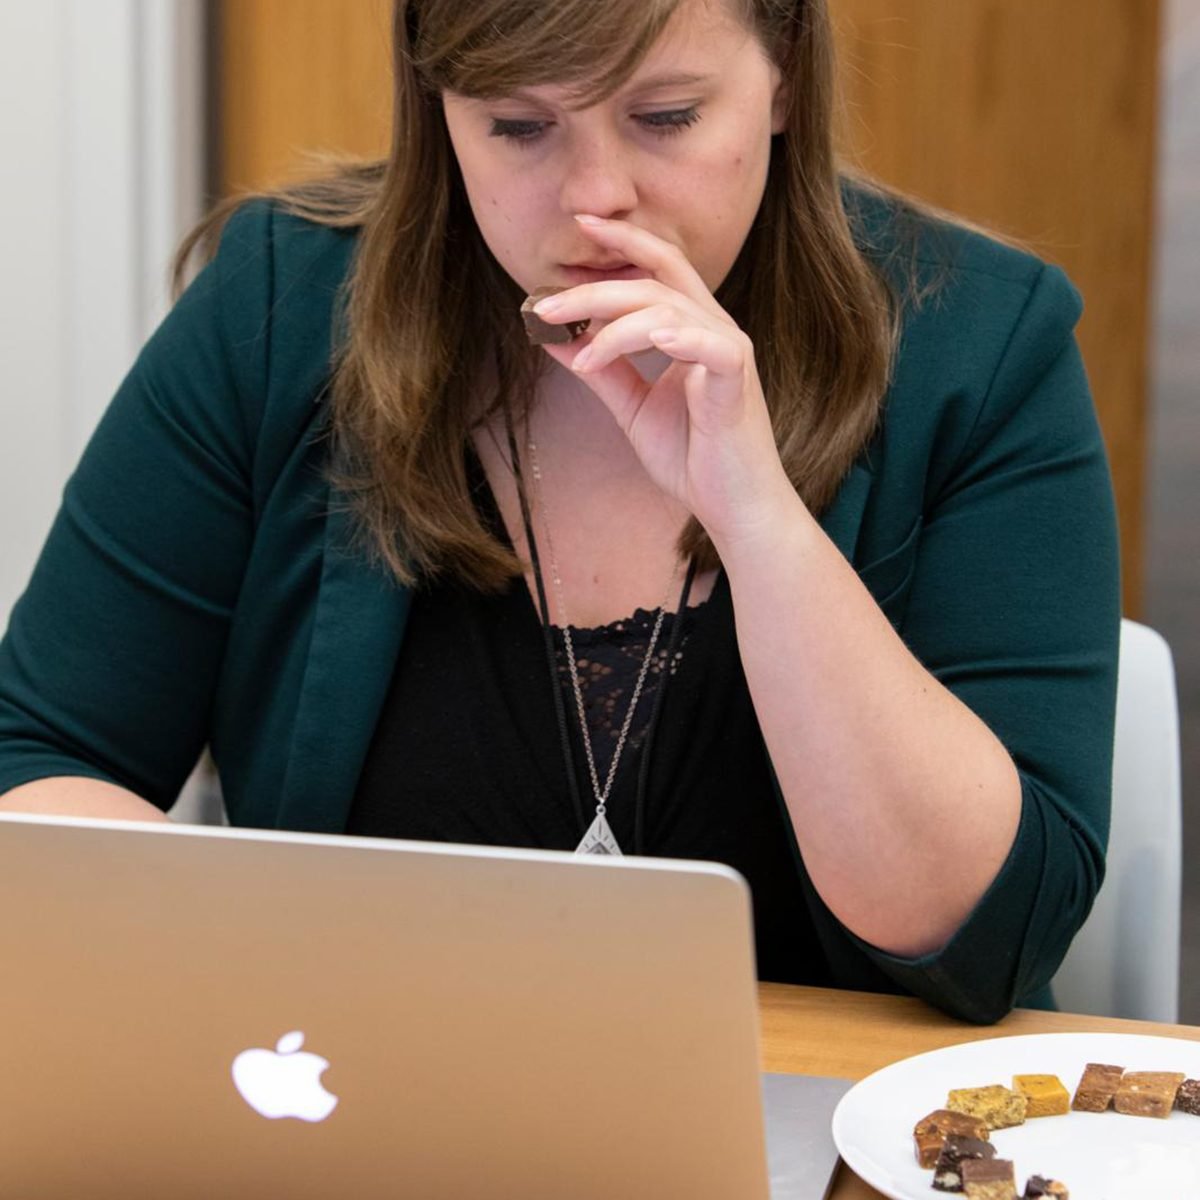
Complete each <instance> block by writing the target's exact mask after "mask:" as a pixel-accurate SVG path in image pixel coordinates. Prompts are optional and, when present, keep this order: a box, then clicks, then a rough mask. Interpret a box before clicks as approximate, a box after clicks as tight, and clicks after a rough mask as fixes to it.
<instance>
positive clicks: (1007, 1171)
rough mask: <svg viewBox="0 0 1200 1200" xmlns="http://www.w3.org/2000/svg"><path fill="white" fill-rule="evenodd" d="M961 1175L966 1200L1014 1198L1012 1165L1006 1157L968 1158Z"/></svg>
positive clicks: (1015, 1193)
mask: <svg viewBox="0 0 1200 1200" xmlns="http://www.w3.org/2000/svg"><path fill="white" fill-rule="evenodd" d="M962 1177H963V1192H964V1194H965V1195H966V1197H967V1200H1016V1197H1017V1185H1016V1183H1015V1182H1014V1176H1013V1165H1012V1162H1011V1161H1010V1160H1009V1159H1007V1158H990V1159H989V1158H969V1159H967V1160H966V1161H965V1162H964V1163H963V1165H962Z"/></svg>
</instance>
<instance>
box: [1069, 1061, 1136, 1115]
mask: <svg viewBox="0 0 1200 1200" xmlns="http://www.w3.org/2000/svg"><path fill="white" fill-rule="evenodd" d="M1124 1074H1125V1068H1124V1067H1114V1066H1112V1065H1111V1064H1110V1063H1088V1064H1087V1065H1086V1066H1085V1067H1084V1068H1083V1076H1082V1078H1081V1079H1080V1080H1079V1086H1078V1087H1077V1088H1076V1089H1075V1098H1074V1099H1073V1100H1072V1101H1071V1107H1072V1108H1073V1109H1074V1110H1075V1111H1076V1112H1097V1113H1098V1112H1104V1111H1105V1110H1106V1109H1107V1108H1108V1107H1109V1105H1111V1104H1112V1102H1113V1097H1114V1096H1115V1095H1116V1094H1117V1088H1119V1087H1120V1086H1121V1076H1122V1075H1124Z"/></svg>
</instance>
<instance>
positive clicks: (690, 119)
mask: <svg viewBox="0 0 1200 1200" xmlns="http://www.w3.org/2000/svg"><path fill="white" fill-rule="evenodd" d="M633 119H634V120H635V121H637V122H638V124H639V125H641V126H642V128H643V129H645V130H647V131H648V132H649V133H651V134H653V135H654V136H655V137H672V136H674V135H675V134H678V133H682V132H683V131H684V130H685V129H686V128H687V127H688V126H689V125H695V123H696V122H697V121H699V120H700V110H699V108H698V107H697V106H696V105H693V106H692V107H691V108H680V109H675V110H673V111H671V112H654V113H640V114H637V115H635V116H634V118H633ZM550 124H551V122H550V121H506V120H501V119H500V118H498V117H497V118H493V119H492V128H491V130H490V131H489V134H488V136H489V137H499V138H504V139H505V140H506V141H510V142H513V143H515V144H516V145H518V146H529V145H532V144H533V143H534V142H538V141H541V139H542V138H543V137H544V136H545V132H546V127H547V126H548V125H550Z"/></svg>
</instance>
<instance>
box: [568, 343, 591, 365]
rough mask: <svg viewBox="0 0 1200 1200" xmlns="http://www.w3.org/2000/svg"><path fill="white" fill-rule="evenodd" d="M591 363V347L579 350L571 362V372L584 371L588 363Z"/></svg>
mask: <svg viewBox="0 0 1200 1200" xmlns="http://www.w3.org/2000/svg"><path fill="white" fill-rule="evenodd" d="M591 361H592V348H591V346H587V347H586V348H584V349H583V350H580V352H579V353H578V354H577V355H575V357H574V358H573V359H572V360H571V370H572V371H586V370H587V367H588V363H590V362H591Z"/></svg>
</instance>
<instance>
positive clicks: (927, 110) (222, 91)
mask: <svg viewBox="0 0 1200 1200" xmlns="http://www.w3.org/2000/svg"><path fill="white" fill-rule="evenodd" d="M831 6H832V9H833V13H834V18H835V21H836V24H837V30H838V43H839V50H840V55H841V60H842V82H843V91H844V95H845V108H844V119H843V122H842V130H841V136H842V142H843V146H844V149H845V152H846V154H847V155H848V156H849V157H851V158H853V159H854V160H855V161H857V162H858V163H859V164H860V165H862V166H864V167H865V168H867V169H868V170H870V171H872V172H873V173H874V174H876V175H877V176H878V177H879V178H881V179H883V180H884V181H886V182H888V183H890V184H893V185H894V186H896V187H899V188H901V189H903V190H905V191H908V192H911V193H913V194H914V195H917V196H920V197H922V198H924V199H927V200H929V201H931V202H932V203H934V204H937V205H940V206H942V207H945V208H948V209H951V210H954V211H956V212H961V213H963V214H964V215H966V216H968V217H970V218H971V219H972V220H974V221H978V222H980V223H983V224H985V225H990V226H993V227H995V228H998V229H1000V230H1003V231H1005V232H1006V233H1008V234H1010V235H1012V236H1015V237H1017V238H1020V239H1022V240H1024V241H1026V242H1027V243H1028V244H1029V245H1030V246H1031V247H1032V248H1033V249H1034V250H1036V251H1037V252H1038V253H1039V254H1041V255H1042V256H1043V257H1045V258H1047V259H1050V260H1051V261H1053V262H1057V263H1059V264H1060V265H1062V266H1063V267H1064V268H1065V269H1066V270H1067V272H1068V274H1069V275H1070V276H1071V278H1072V279H1073V280H1074V281H1075V283H1076V285H1077V286H1078V287H1079V288H1080V290H1081V291H1082V292H1083V295H1084V299H1085V303H1086V306H1087V307H1086V312H1085V314H1084V317H1083V321H1082V323H1081V325H1080V328H1079V340H1080V343H1081V345H1082V348H1083V354H1084V358H1085V360H1086V362H1087V365H1088V370H1089V374H1090V376H1091V381H1092V388H1093V391H1094V394H1095V397H1096V405H1097V409H1098V411H1099V414H1100V420H1101V424H1102V426H1103V428H1104V432H1105V438H1106V440H1107V443H1108V448H1109V454H1110V457H1111V461H1112V466H1113V477H1114V482H1115V485H1116V490H1117V502H1118V508H1119V512H1120V517H1121V535H1122V553H1123V559H1124V564H1125V605H1126V611H1127V612H1128V613H1130V614H1131V615H1136V613H1137V612H1138V610H1139V607H1140V592H1141V578H1142V525H1143V496H1144V492H1145V487H1144V471H1145V467H1144V462H1145V444H1146V428H1145V426H1146V397H1147V362H1148V353H1147V346H1148V328H1149V326H1148V321H1149V314H1148V304H1149V293H1150V261H1151V245H1152V231H1153V212H1154V154H1155V130H1156V118H1157V103H1156V101H1157V87H1158V39H1159V0H1054V2H1053V3H1046V2H1045V0H831ZM390 7H391V6H390V3H389V2H388V0H221V2H220V4H219V7H218V8H217V10H216V22H217V26H216V30H215V39H214V44H215V45H216V47H217V54H216V67H217V69H216V83H217V91H218V95H219V104H218V122H217V123H218V131H217V140H218V146H217V153H218V158H219V161H220V164H221V166H220V172H219V174H220V181H221V186H222V188H224V189H226V190H229V189H234V188H241V187H261V186H264V185H266V184H268V183H271V182H276V181H278V180H280V179H283V178H286V177H289V176H291V175H293V174H295V173H296V172H297V170H299V169H301V168H302V153H303V151H305V150H313V149H329V150H341V151H346V152H350V153H355V154H365V155H375V154H382V153H384V151H385V149H386V146H387V131H388V120H389V118H388V104H389V84H388V57H389V51H388V37H389V10H390Z"/></svg>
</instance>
